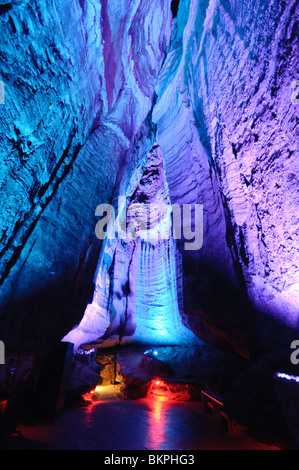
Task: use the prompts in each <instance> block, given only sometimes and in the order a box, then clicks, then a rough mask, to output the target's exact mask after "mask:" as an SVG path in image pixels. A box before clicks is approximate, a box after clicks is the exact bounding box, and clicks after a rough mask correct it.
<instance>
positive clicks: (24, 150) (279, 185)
mask: <svg viewBox="0 0 299 470" xmlns="http://www.w3.org/2000/svg"><path fill="white" fill-rule="evenodd" d="M171 3H172V2H170V0H169V1H165V0H154V1H151V2H149V1H147V0H127V1H126V2H114V1H113V2H112V1H107V0H101V1H93V0H91V1H75V0H74V1H65V2H63V3H62V4H61V2H60V3H57V2H40V1H35V2H33V3H32V2H31V4H30V7H29V6H28V5H27V4H22V5H21V6H20V5H14V4H11V5H10V4H9V6H8V7H7V8H3V11H2V10H1V17H0V21H1V22H3V23H4V25H5V26H6V27H7V30H8V34H7V36H6V37H5V38H4V40H3V41H2V43H1V46H0V48H1V51H2V56H3V57H5V62H4V65H3V68H2V69H1V73H2V76H1V80H2V81H3V82H4V84H5V105H4V106H3V105H1V109H0V111H1V113H2V119H1V121H0V126H1V133H2V134H3V135H5V136H6V139H3V140H2V141H1V153H2V155H3V156H4V158H3V160H2V161H1V184H2V192H1V194H2V196H1V207H2V214H3V215H2V216H1V224H2V226H1V231H2V238H1V243H2V245H1V250H2V251H1V254H2V257H1V265H0V274H1V331H3V332H4V333H3V339H5V338H4V336H6V337H7V341H8V343H11V345H12V347H14V346H15V345H16V344H17V343H18V342H19V340H20V338H21V339H22V341H24V343H25V344H26V345H32V344H39V345H44V344H47V343H48V342H51V341H52V340H57V339H60V338H62V337H64V335H66V334H67V333H68V331H70V330H71V329H72V328H73V326H74V325H75V324H80V327H79V329H77V330H75V331H77V333H78V332H79V333H78V334H79V336H78V338H76V341H75V343H76V344H79V343H80V342H81V341H83V342H86V341H94V340H95V339H97V338H96V337H97V336H98V337H103V335H104V339H105V338H108V337H113V336H114V335H116V336H117V337H118V338H119V337H121V338H126V339H128V338H131V339H133V340H136V341H137V340H139V339H140V338H141V337H143V338H146V341H147V342H150V341H153V342H156V341H157V342H159V340H158V339H157V335H156V332H157V331H160V332H164V330H165V331H167V332H168V333H169V331H170V336H169V337H168V339H167V341H166V339H165V338H164V339H165V341H166V342H167V344H169V342H170V341H173V340H174V339H175V341H178V338H179V337H182V336H185V333H186V331H187V330H186V329H185V327H183V325H186V326H187V327H188V328H189V329H190V330H191V331H193V332H194V333H195V334H196V335H197V336H198V337H200V338H202V339H204V340H206V341H209V342H211V343H213V344H216V345H220V346H221V347H232V348H233V349H235V350H236V351H238V352H239V353H240V354H242V355H246V356H247V355H250V354H252V353H253V352H254V351H256V350H258V349H257V346H258V347H260V346H261V347H267V348H273V347H274V348H275V347H276V346H277V347H279V346H283V347H285V346H289V343H288V341H289V336H288V335H287V334H285V333H284V328H289V332H290V336H291V337H293V336H294V334H295V333H294V329H298V321H299V318H298V317H299V305H298V298H299V295H298V294H299V291H298V289H299V287H298V286H299V278H298V266H299V259H298V256H299V254H298V233H299V230H298V227H299V219H298V216H297V213H298V204H299V201H298V178H297V175H298V174H299V172H298V169H299V168H298V161H299V160H298V145H297V141H298V130H297V127H296V120H297V117H298V104H297V101H298V100H297V95H296V93H297V92H296V86H297V85H296V83H295V81H296V79H299V77H298V76H297V75H296V74H298V70H297V69H296V63H297V57H298V45H297V42H296V40H297V39H296V38H297V34H296V23H295V19H296V17H298V5H297V2H296V1H295V0H290V1H288V2H281V1H278V0H275V1H273V2H266V1H264V0H252V1H250V2H236V1H234V0H210V1H208V0H181V1H180V5H179V9H178V12H177V16H176V18H175V19H174V20H173V18H172V14H171ZM174 3H175V2H174ZM174 3H173V5H172V6H173V9H174ZM24 58H26V60H24ZM155 144H157V145H158V146H157V147H155ZM157 149H158V150H157ZM153 155H155V158H154V160H153V162H152V163H151V164H153V165H157V166H158V167H159V171H158V174H159V178H158V179H157V180H156V181H154V180H153V179H150V180H149V181H148V182H146V181H145V180H144V179H142V178H144V176H145V175H144V170H145V168H146V165H147V163H149V162H150V160H149V161H147V157H148V156H149V158H150V156H153ZM159 162H160V163H161V166H159V165H160V163H159ZM151 164H150V167H151ZM162 167H163V171H162ZM152 168H153V167H152ZM160 170H161V171H160ZM162 173H163V175H162ZM142 181H143V183H145V189H146V191H145V192H144V195H145V196H146V197H147V198H148V199H146V202H147V203H149V202H150V201H157V200H158V201H167V205H168V206H169V205H170V204H179V205H183V204H191V205H194V204H203V208H204V220H203V228H204V234H203V246H202V247H201V248H200V249H199V250H195V251H188V250H186V249H185V248H184V244H183V243H180V242H179V241H178V242H175V241H174V240H173V239H172V238H171V237H170V238H169V239H168V240H167V241H165V242H164V243H162V244H160V245H159V244H158V245H155V244H154V245H151V244H149V243H147V242H145V241H142V240H140V239H137V240H133V241H131V242H130V243H124V242H123V241H122V240H117V242H109V243H107V240H104V241H103V243H102V242H101V241H99V240H98V239H97V238H96V235H95V226H96V223H97V219H96V217H95V209H96V207H97V206H98V205H99V204H102V203H111V202H112V203H113V205H114V207H115V208H116V207H117V201H118V196H123V195H125V196H126V198H127V202H128V203H130V202H131V204H132V203H133V202H136V201H139V202H140V195H141V194H142V193H143V190H142V191H141V186H143V185H142V184H141V182H142ZM157 182H159V184H160V185H161V187H160V189H159V188H158V187H157ZM147 183H150V184H147ZM138 188H139V189H138ZM161 188H162V189H163V191H164V192H163V191H162V189H161ZM136 190H137V192H136V193H135V195H134V191H136ZM160 190H161V191H162V192H161V191H160ZM159 191H160V192H159ZM134 197H135V199H134ZM130 198H132V199H130ZM157 198H158V199H157ZM141 199H142V198H141ZM142 201H143V202H144V199H142ZM159 227H160V226H159ZM160 228H161V227H160ZM160 228H159V229H160ZM93 280H94V284H93ZM160 310H161V311H162V314H160ZM16 319H17V321H16ZM149 319H150V321H149V322H148V320H149ZM81 320H82V321H81ZM160 320H161V322H160ZM80 322H81V323H80ZM152 322H153V323H152ZM155 322H156V325H155V326H153V324H155ZM159 322H160V323H159ZM170 325H176V326H175V327H174V328H173V329H172V330H171V328H170ZM151 328H152V329H153V331H154V334H153V335H151V334H150V331H151ZM73 331H74V330H73ZM297 331H298V330H297ZM82 332H83V333H84V334H83V336H81V333H82ZM181 332H183V333H182V335H181ZM70 334H73V333H70ZM162 336H163V335H162ZM1 339H2V338H1Z"/></svg>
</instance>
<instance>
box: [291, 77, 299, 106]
mask: <svg viewBox="0 0 299 470" xmlns="http://www.w3.org/2000/svg"><path fill="white" fill-rule="evenodd" d="M291 88H292V89H294V91H293V93H292V95H291V102H292V103H293V104H298V103H299V80H293V81H292V83H291Z"/></svg>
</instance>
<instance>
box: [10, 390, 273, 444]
mask: <svg viewBox="0 0 299 470" xmlns="http://www.w3.org/2000/svg"><path fill="white" fill-rule="evenodd" d="M17 430H18V431H20V435H19V436H16V437H13V438H12V439H11V440H10V443H9V446H8V450H9V449H12V450H104V451H110V450H113V451H116V450H119V451H122V450H141V451H142V450H144V451H149V450H158V451H159V450H177V451H180V450H189V451H192V450H276V449H277V450H279V449H278V448H277V447H274V446H269V445H266V444H263V443H259V442H256V441H254V440H253V439H251V438H249V437H248V436H236V437H231V436H229V434H228V432H227V430H226V429H225V427H224V425H222V424H218V423H214V422H213V420H212V417H211V416H210V415H209V414H207V413H205V412H203V410H202V406H201V403H199V402H188V403H187V402H174V401H170V400H168V399H167V398H165V397H159V396H157V397H154V396H152V397H150V398H142V399H137V400H124V399H121V398H120V397H119V394H118V387H117V386H103V387H100V388H97V389H96V392H95V394H94V396H93V399H92V402H91V404H89V405H86V406H82V407H76V408H72V409H66V410H65V411H64V412H63V413H62V415H61V416H60V417H59V418H58V419H56V420H55V422H51V423H42V424H22V423H19V424H18V426H17Z"/></svg>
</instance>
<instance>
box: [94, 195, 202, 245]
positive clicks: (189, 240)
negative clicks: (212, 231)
mask: <svg viewBox="0 0 299 470" xmlns="http://www.w3.org/2000/svg"><path fill="white" fill-rule="evenodd" d="M95 215H96V217H101V219H100V220H99V222H98V223H97V224H96V228H95V233H96V236H97V238H99V239H100V240H104V239H105V238H109V239H122V240H126V241H130V240H134V239H135V240H136V239H138V238H140V239H142V240H145V241H149V242H153V241H156V240H166V239H170V238H173V239H175V240H184V248H185V250H193V251H194V250H199V249H200V248H201V247H202V245H203V205H202V204H194V206H193V207H192V205H191V204H183V206H182V207H181V206H180V205H179V204H172V205H170V204H164V203H161V204H155V203H152V204H143V203H134V204H129V206H128V207H127V206H126V197H125V196H119V197H118V214H117V215H116V214H115V210H114V207H113V206H112V205H111V204H100V205H99V206H98V207H97V208H96V211H95Z"/></svg>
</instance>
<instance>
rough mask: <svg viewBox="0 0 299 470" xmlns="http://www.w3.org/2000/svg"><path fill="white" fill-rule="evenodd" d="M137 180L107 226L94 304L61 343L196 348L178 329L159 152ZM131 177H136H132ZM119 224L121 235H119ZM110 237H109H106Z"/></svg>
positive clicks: (169, 226) (167, 203)
mask: <svg viewBox="0 0 299 470" xmlns="http://www.w3.org/2000/svg"><path fill="white" fill-rule="evenodd" d="M136 173H137V174H140V175H141V176H139V178H140V179H139V181H138V184H137V186H136V187H135V186H134V185H135V184H136V183H135V178H134V177H133V178H132V181H131V182H130V183H129V184H128V185H127V190H126V193H125V194H124V195H123V196H120V198H124V199H125V204H124V210H123V211H122V210H121V206H120V205H119V212H118V213H117V214H116V217H114V218H113V222H112V223H111V225H112V224H113V225H112V226H109V234H110V230H111V236H110V235H109V237H107V238H105V242H104V246H103V248H102V253H101V256H100V260H99V266H98V269H97V273H96V278H95V292H94V297H93V301H92V303H91V304H89V305H88V306H87V309H86V311H85V314H84V317H83V319H82V321H81V322H80V324H79V325H78V326H77V327H76V328H74V329H73V330H72V331H71V332H70V333H69V334H67V335H66V337H65V338H64V341H69V342H71V343H73V344H74V347H75V349H76V348H78V347H79V346H80V345H82V344H86V343H91V342H93V343H96V342H97V340H98V339H100V343H101V342H103V341H106V340H108V339H110V341H111V339H112V340H116V341H117V342H122V343H125V342H126V343H127V342H128V341H129V342H134V343H141V344H150V345H167V344H170V345H178V344H186V343H187V344H188V343H190V344H191V343H192V342H193V343H196V342H197V339H196V336H195V335H193V334H192V333H191V332H190V331H189V330H188V329H187V328H186V327H184V326H183V324H182V318H181V316H180V312H179V302H178V295H177V266H176V263H177V259H176V256H177V255H176V253H177V249H176V242H175V240H174V239H173V236H172V232H173V230H172V218H171V213H172V211H171V204H170V199H169V192H168V185H167V182H166V177H165V169H164V159H163V154H162V151H161V148H160V147H159V145H158V144H156V143H155V144H154V145H153V147H152V148H151V150H150V152H149V153H148V155H147V156H146V158H145V160H144V162H142V164H141V168H140V170H139V172H138V169H137V170H136ZM133 176H134V175H133ZM120 224H121V225H122V226H123V227H124V229H123V231H121V230H118V231H117V227H119V226H120ZM110 237H111V238H110Z"/></svg>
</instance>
